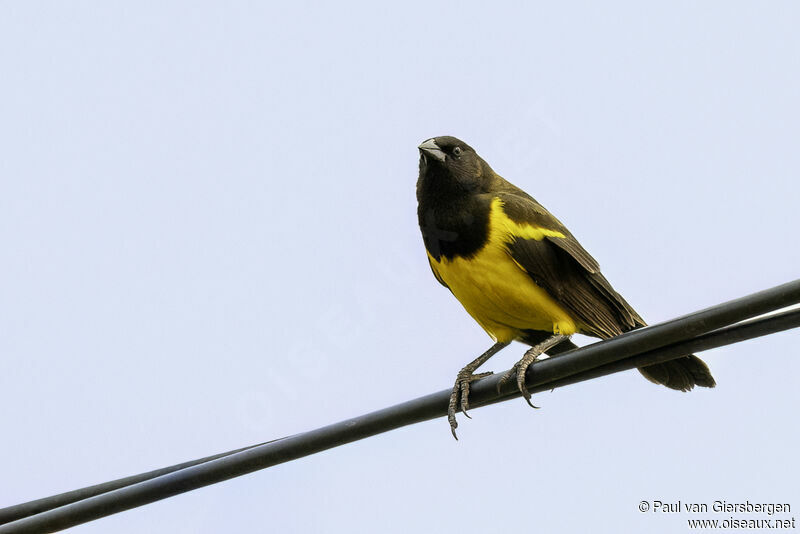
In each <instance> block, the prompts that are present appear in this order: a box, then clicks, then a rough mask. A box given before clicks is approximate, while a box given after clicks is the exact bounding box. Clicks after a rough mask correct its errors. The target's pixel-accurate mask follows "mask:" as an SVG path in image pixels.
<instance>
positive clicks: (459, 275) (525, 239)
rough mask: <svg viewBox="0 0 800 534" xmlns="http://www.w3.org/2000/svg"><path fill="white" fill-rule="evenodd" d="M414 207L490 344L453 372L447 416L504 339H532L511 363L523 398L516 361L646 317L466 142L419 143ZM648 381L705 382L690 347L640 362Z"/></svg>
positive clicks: (434, 261) (686, 386)
mask: <svg viewBox="0 0 800 534" xmlns="http://www.w3.org/2000/svg"><path fill="white" fill-rule="evenodd" d="M419 151H420V162H419V180H418V181H417V201H418V202H419V205H418V209H417V215H418V217H419V225H420V229H421V230H422V237H423V240H424V242H425V248H426V250H427V252H428V261H429V262H430V266H431V269H432V270H433V274H434V276H435V277H436V279H437V280H438V281H439V282H440V283H441V284H442V285H444V286H445V287H446V288H448V289H449V290H450V291H451V292H452V293H453V295H454V296H455V297H456V298H457V299H458V300H459V301H460V302H461V304H462V305H463V306H464V308H465V309H466V310H467V312H468V313H469V314H470V315H471V316H472V317H473V318H474V319H475V320H476V321H477V322H478V324H480V325H481V326H482V327H483V329H484V330H486V332H487V333H488V334H489V336H490V337H491V338H492V339H493V340H494V341H495V344H494V345H493V346H492V347H491V348H490V349H489V350H487V351H486V352H485V353H483V354H481V355H480V356H479V357H478V358H476V359H475V360H474V361H472V362H470V363H469V364H468V365H467V366H466V367H464V368H463V369H462V370H461V371H460V372H459V373H458V375H457V378H456V382H455V385H454V386H453V392H452V395H451V396H450V409H449V413H448V419H449V421H450V427H451V429H452V431H453V436H455V435H456V433H455V429H456V427H457V426H458V423H457V422H456V419H455V412H456V406H457V405H458V402H459V398H460V408H461V411H462V412H464V413H465V414H466V410H467V408H468V396H469V384H470V382H473V381H474V380H476V379H477V378H480V377H482V376H486V375H487V374H489V373H478V374H475V371H476V370H477V369H478V367H480V366H481V365H483V364H484V363H485V362H486V361H487V360H488V359H489V358H491V357H492V356H493V355H494V354H496V353H497V352H498V351H499V350H501V349H502V348H503V347H505V346H507V345H508V344H509V343H511V342H512V341H521V342H523V343H526V344H528V345H531V347H532V348H531V349H530V350H528V351H527V352H526V353H525V356H524V357H523V358H522V359H521V360H520V361H519V362H518V363H517V364H516V365H515V366H514V368H513V369H512V370H511V371H510V372H509V374H508V375H506V376H505V377H504V380H506V379H508V378H509V376H510V375H511V374H513V373H516V376H517V385H518V387H519V389H520V391H521V392H522V394H523V395H524V397H525V399H526V400H528V402H529V403H530V394H529V393H528V391H527V389H526V387H525V371H526V369H527V368H528V366H529V365H530V364H531V363H533V362H534V361H536V359H537V357H538V356H540V355H541V354H543V353H549V354H558V353H560V352H563V351H565V350H569V349H572V348H575V345H574V344H573V343H572V342H571V341H570V340H569V337H570V336H571V335H572V334H584V335H587V336H594V337H599V338H602V339H607V338H610V337H614V336H617V335H619V334H622V333H623V332H627V331H629V330H633V329H635V328H639V327H642V326H645V322H644V320H643V319H642V318H641V317H640V316H639V314H638V313H636V311H635V310H634V309H633V308H632V307H631V306H630V304H628V303H627V302H626V301H625V299H623V298H622V296H621V295H620V294H619V293H617V292H616V291H615V290H614V288H613V287H611V284H610V283H609V282H608V280H606V278H605V277H604V276H603V275H602V274H601V273H600V266H599V265H598V263H597V261H595V259H594V258H592V256H590V255H589V253H588V252H586V250H585V249H584V248H583V247H582V246H581V245H580V243H578V241H577V240H576V239H575V237H574V236H573V235H572V234H571V233H570V232H569V230H567V228H566V227H565V226H564V225H563V224H561V222H560V221H559V220H558V219H556V218H555V217H554V216H553V215H551V214H550V212H548V211H547V210H546V209H544V207H542V205H541V204H539V203H538V202H536V200H534V199H533V197H531V196H530V195H528V194H527V193H526V192H525V191H523V190H522V189H520V188H518V187H516V186H514V185H513V184H511V183H509V182H508V181H506V180H505V179H503V178H502V177H501V176H500V175H498V174H497V173H495V172H494V171H493V170H492V168H491V167H490V166H489V164H488V163H486V162H485V161H484V160H483V159H481V157H480V156H478V154H477V153H476V152H475V150H473V149H472V147H470V146H469V145H467V144H466V143H464V142H463V141H460V140H459V139H456V138H455V137H449V136H444V137H434V138H432V139H428V140H427V141H425V142H423V143H422V144H421V145H420V146H419ZM639 371H641V373H642V374H643V375H644V376H645V377H646V378H647V379H648V380H650V381H651V382H655V383H656V384H663V385H665V386H667V387H668V388H672V389H676V390H681V391H689V390H690V389H692V388H693V387H694V386H703V387H714V385H715V383H714V378H713V377H712V376H711V372H710V371H709V369H708V366H706V364H705V363H704V362H703V361H702V360H701V359H699V358H698V357H696V356H694V355H688V356H684V357H682V358H678V359H676V360H671V361H668V362H664V363H660V364H656V365H649V366H647V367H642V368H640V369H639Z"/></svg>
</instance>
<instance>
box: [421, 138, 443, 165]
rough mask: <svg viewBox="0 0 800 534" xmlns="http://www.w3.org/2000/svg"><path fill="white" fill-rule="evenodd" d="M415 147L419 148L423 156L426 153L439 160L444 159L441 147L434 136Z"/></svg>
mask: <svg viewBox="0 0 800 534" xmlns="http://www.w3.org/2000/svg"><path fill="white" fill-rule="evenodd" d="M417 148H419V151H420V152H422V155H423V156H426V155H427V156H430V157H432V158H434V159H438V160H439V161H444V152H442V149H441V148H439V145H437V144H436V139H435V138H431V139H428V140H427V141H425V142H424V143H422V144H421V145H419V147H417Z"/></svg>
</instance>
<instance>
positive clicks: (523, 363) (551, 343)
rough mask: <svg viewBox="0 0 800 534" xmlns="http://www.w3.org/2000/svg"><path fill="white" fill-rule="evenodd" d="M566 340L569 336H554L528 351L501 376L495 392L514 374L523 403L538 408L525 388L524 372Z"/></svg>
mask: <svg viewBox="0 0 800 534" xmlns="http://www.w3.org/2000/svg"><path fill="white" fill-rule="evenodd" d="M566 339H569V336H564V335H561V334H556V335H554V336H550V337H548V338H547V339H545V340H544V341H542V342H541V343H537V344H536V345H534V346H533V347H531V348H530V349H528V350H527V352H525V355H524V356H523V357H522V359H521V360H520V361H518V362H517V363H516V364H514V367H512V368H511V369H509V370H508V372H507V373H506V374H504V375H503V378H501V379H500V383H499V384H497V390H498V391H500V389H501V388H502V387H503V384H505V383H506V382H508V380H509V379H510V378H511V376H512V375H513V374H514V373H516V374H517V387H518V388H519V391H520V393H522V396H523V397H525V401H526V402H527V403H528V404H529V405H530V406H531V408H538V406H534V405H533V404H532V403H531V394H530V392H528V388H527V386H525V372H526V371H527V370H528V366H530V364H532V363H533V362H535V361H537V360H538V359H539V356H541V355H542V354H543V353H545V352H547V351H548V350H550V349H552V348H553V347H555V346H556V345H558V344H559V343H561V342H562V341H564V340H566Z"/></svg>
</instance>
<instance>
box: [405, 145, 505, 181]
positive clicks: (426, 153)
mask: <svg viewBox="0 0 800 534" xmlns="http://www.w3.org/2000/svg"><path fill="white" fill-rule="evenodd" d="M493 175H494V173H493V172H492V169H491V168H490V167H489V165H488V164H487V163H486V162H485V161H483V159H481V157H480V156H479V155H478V154H477V153H476V152H475V150H474V149H473V148H472V147H471V146H469V145H468V144H466V143H465V142H464V141H461V140H460V139H457V138H455V137H450V136H442V137H432V138H430V139H428V140H427V141H425V142H423V143H422V144H421V145H419V179H420V182H421V183H426V185H428V186H430V187H432V188H435V189H438V190H448V191H451V192H452V193H456V192H459V193H482V192H485V191H486V190H487V188H488V186H489V185H490V182H491V180H492V177H493Z"/></svg>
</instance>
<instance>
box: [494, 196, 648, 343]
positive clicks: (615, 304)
mask: <svg viewBox="0 0 800 534" xmlns="http://www.w3.org/2000/svg"><path fill="white" fill-rule="evenodd" d="M499 196H500V199H501V200H502V201H503V207H504V211H505V212H506V215H508V216H509V217H510V218H511V219H512V220H514V221H515V222H517V223H526V224H530V225H531V226H535V227H540V228H546V229H548V230H555V231H557V232H559V233H561V234H562V235H563V236H564V237H545V238H544V239H542V240H540V241H539V240H535V239H524V238H520V237H516V238H514V239H513V240H512V241H511V242H510V243H509V244H508V249H509V252H510V254H511V256H512V257H513V258H514V260H515V261H516V262H517V263H518V264H519V265H520V266H521V267H522V268H523V269H525V271H526V272H527V273H528V275H529V276H530V277H531V278H532V279H533V281H534V282H536V284H537V285H539V286H540V287H542V288H543V289H544V290H545V291H547V292H548V293H549V294H550V296H552V297H553V298H554V299H555V300H556V301H557V302H558V303H559V304H560V305H561V306H563V307H564V308H565V309H566V310H567V311H568V312H569V313H570V315H572V316H573V318H574V319H576V320H577V322H578V323H579V326H580V328H581V333H584V334H589V335H594V336H597V337H601V338H609V337H613V336H616V335H619V334H621V333H623V332H626V331H628V330H632V329H633V328H636V327H639V326H644V325H645V322H644V320H643V319H642V318H641V317H640V316H639V314H638V313H636V311H635V310H634V309H633V308H632V307H631V305H630V304H628V303H627V302H626V301H625V299H624V298H622V296H621V295H620V294H619V293H617V292H616V291H614V288H613V287H611V284H610V283H609V282H608V280H606V278H605V277H604V276H603V275H602V274H601V273H600V266H599V265H598V263H597V261H596V260H595V259H594V258H593V257H592V256H591V255H590V254H589V253H588V252H587V251H586V249H584V248H583V247H582V246H581V245H580V243H578V241H577V240H576V239H575V237H574V236H573V235H572V234H571V233H570V232H569V231H568V230H567V229H566V228H565V227H564V225H563V224H561V222H560V221H559V220H558V219H556V218H555V217H553V215H551V214H550V213H549V212H548V211H547V210H545V209H544V208H543V207H542V206H541V205H540V204H539V203H538V202H536V201H535V200H534V199H533V198H531V197H529V196H528V195H527V194H526V195H525V196H521V195H518V194H513V193H503V194H501V195H499Z"/></svg>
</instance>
